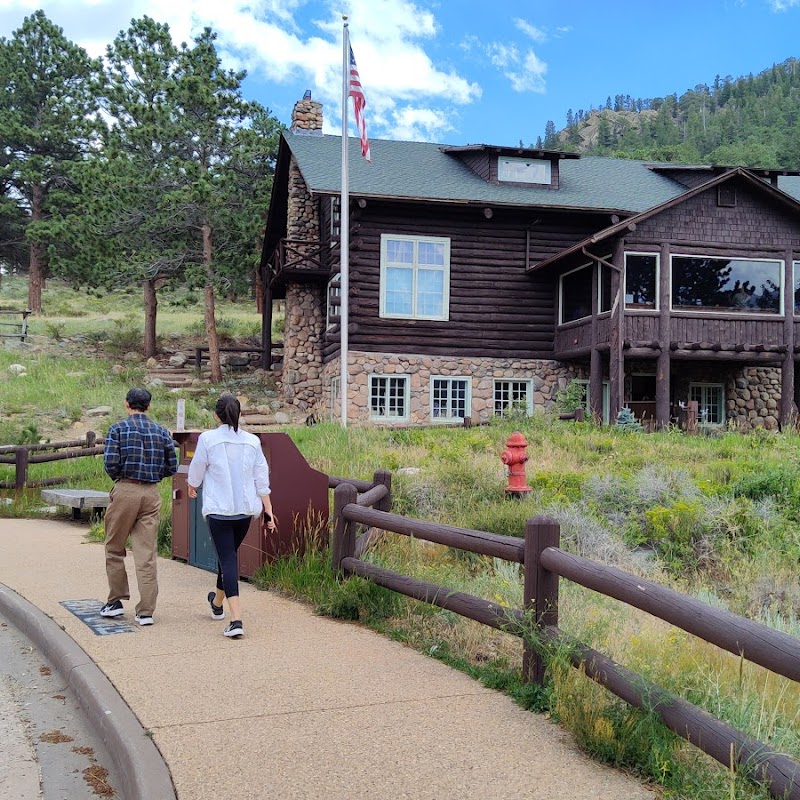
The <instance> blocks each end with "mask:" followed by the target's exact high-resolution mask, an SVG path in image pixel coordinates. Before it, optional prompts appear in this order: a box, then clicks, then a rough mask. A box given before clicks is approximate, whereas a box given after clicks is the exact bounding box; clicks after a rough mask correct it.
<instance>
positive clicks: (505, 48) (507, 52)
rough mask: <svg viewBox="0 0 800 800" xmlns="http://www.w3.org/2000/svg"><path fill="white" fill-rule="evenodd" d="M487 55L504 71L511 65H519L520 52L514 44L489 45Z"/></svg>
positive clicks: (493, 43) (495, 43) (499, 43)
mask: <svg viewBox="0 0 800 800" xmlns="http://www.w3.org/2000/svg"><path fill="white" fill-rule="evenodd" d="M486 53H487V55H488V56H489V60H490V61H491V62H492V64H493V65H494V66H495V67H500V68H501V69H504V68H505V67H508V66H509V65H511V64H518V63H519V52H518V51H517V46H516V45H514V44H511V45H507V44H502V43H501V42H492V43H491V44H489V45H487V47H486Z"/></svg>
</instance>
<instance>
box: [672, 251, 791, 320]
mask: <svg viewBox="0 0 800 800" xmlns="http://www.w3.org/2000/svg"><path fill="white" fill-rule="evenodd" d="M782 278H783V261H778V260H777V259H761V258H716V257H711V256H678V255H674V256H672V309H673V311H719V312H723V313H729V312H732V311H733V312H741V313H751V314H782V313H783V305H782V286H783V279H782Z"/></svg>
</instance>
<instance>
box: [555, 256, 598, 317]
mask: <svg viewBox="0 0 800 800" xmlns="http://www.w3.org/2000/svg"><path fill="white" fill-rule="evenodd" d="M558 293H559V309H560V315H559V322H560V323H562V324H563V323H565V322H573V321H574V320H576V319H583V318H584V317H589V316H591V314H592V265H591V264H586V265H585V266H582V267H578V268H577V269H573V270H571V271H570V272H567V273H565V274H564V275H562V276H561V279H560V281H559V292H558Z"/></svg>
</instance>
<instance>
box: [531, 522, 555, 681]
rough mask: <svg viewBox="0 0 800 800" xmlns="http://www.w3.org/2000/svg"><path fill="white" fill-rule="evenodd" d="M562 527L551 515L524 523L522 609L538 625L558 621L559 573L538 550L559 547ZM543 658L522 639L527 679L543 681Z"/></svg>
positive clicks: (553, 623)
mask: <svg viewBox="0 0 800 800" xmlns="http://www.w3.org/2000/svg"><path fill="white" fill-rule="evenodd" d="M560 540H561V527H560V526H559V524H558V523H557V522H556V521H555V520H554V519H552V518H551V517H533V518H532V519H529V520H528V522H527V523H526V524H525V584H524V588H523V601H524V608H525V611H527V612H530V613H532V615H533V620H534V621H535V624H536V626H537V627H539V628H541V627H544V626H546V625H552V626H557V625H558V575H556V573H554V572H550V571H549V570H546V569H544V567H542V565H541V563H540V558H539V556H540V555H541V552H542V551H543V550H545V549H546V548H548V547H558V546H559V543H560ZM544 671H545V670H544V661H543V660H542V657H541V655H540V654H539V653H538V652H537V650H536V648H535V647H534V646H533V645H532V644H530V643H528V642H524V645H523V653H522V675H523V678H524V680H525V682H526V683H536V684H538V685H539V686H542V685H543V684H544Z"/></svg>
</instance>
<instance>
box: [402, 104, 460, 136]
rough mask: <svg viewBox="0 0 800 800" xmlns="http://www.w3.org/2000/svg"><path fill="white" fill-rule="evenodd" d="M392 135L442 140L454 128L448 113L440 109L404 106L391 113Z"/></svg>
mask: <svg viewBox="0 0 800 800" xmlns="http://www.w3.org/2000/svg"><path fill="white" fill-rule="evenodd" d="M392 121H393V135H394V138H396V139H402V140H405V141H434V142H436V141H442V136H443V134H445V133H447V132H448V131H452V130H455V129H454V127H453V124H452V122H451V117H450V115H449V114H448V113H446V112H445V111H443V110H441V109H433V108H419V107H414V106H405V107H404V108H401V109H398V110H396V111H394V112H393V113H392Z"/></svg>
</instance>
